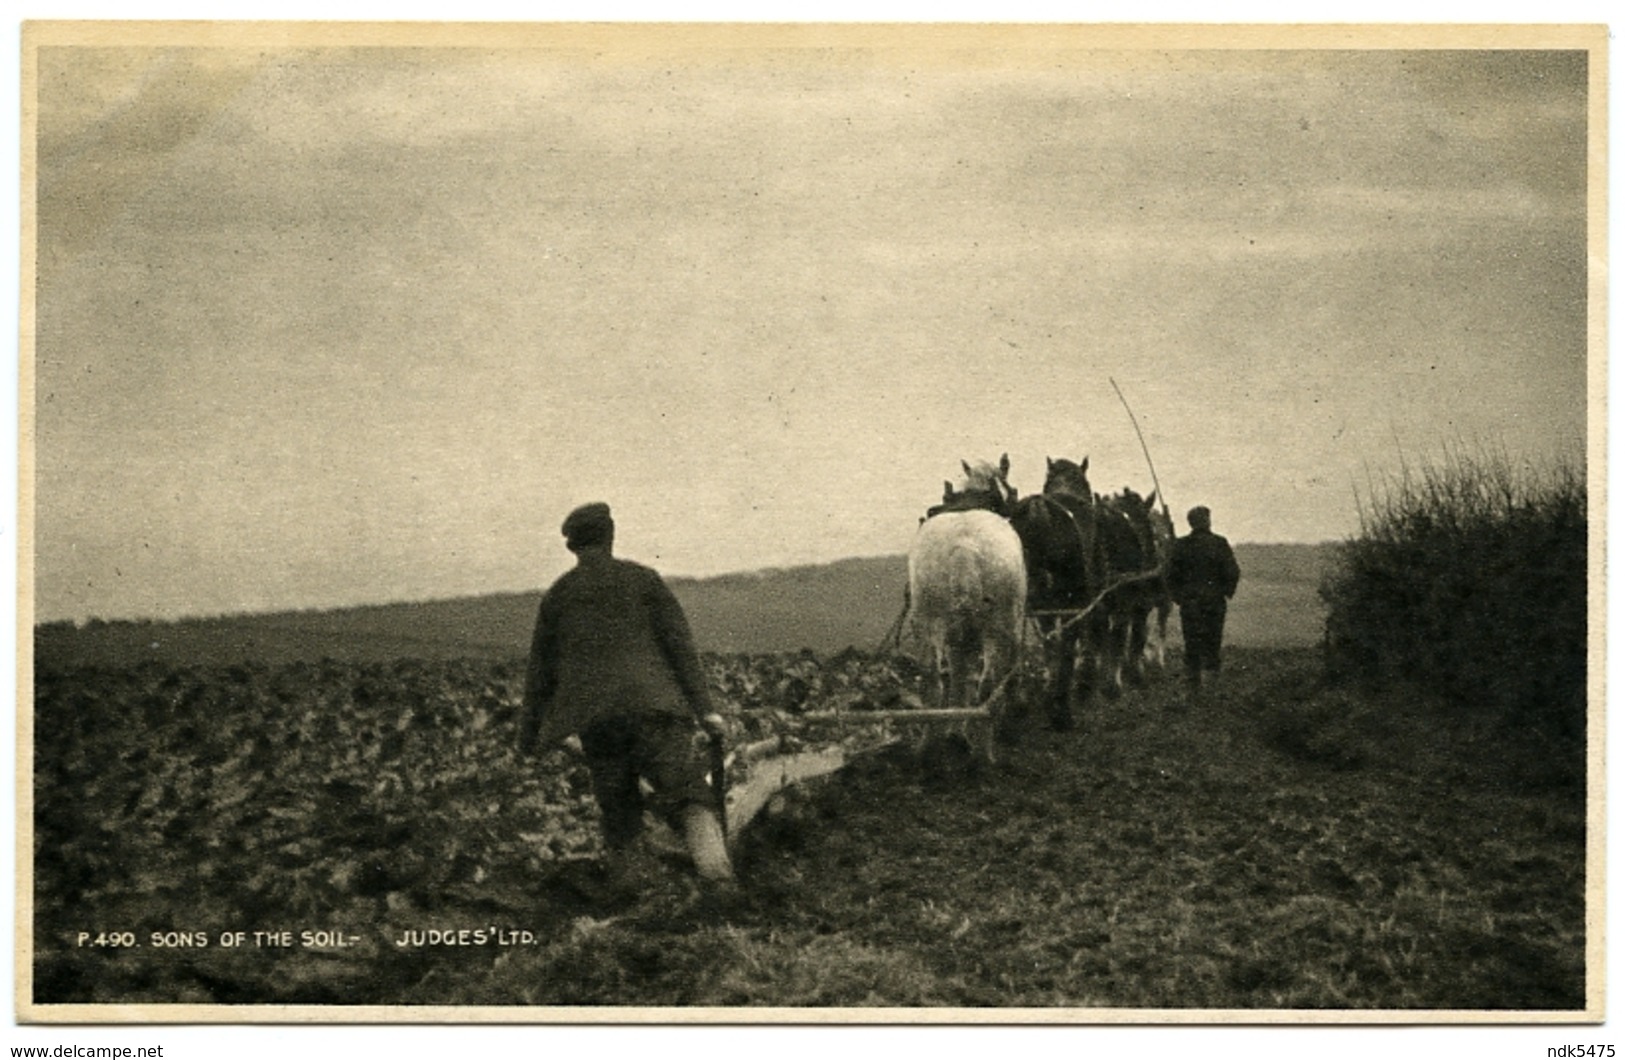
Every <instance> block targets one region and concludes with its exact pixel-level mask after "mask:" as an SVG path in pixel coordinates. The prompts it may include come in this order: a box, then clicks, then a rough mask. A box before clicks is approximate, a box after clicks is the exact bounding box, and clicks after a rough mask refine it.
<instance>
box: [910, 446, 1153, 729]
mask: <svg viewBox="0 0 1625 1060" xmlns="http://www.w3.org/2000/svg"><path fill="white" fill-rule="evenodd" d="M1045 465H1046V466H1045V477H1044V486H1043V490H1042V491H1041V492H1039V493H1036V494H1031V495H1029V496H1026V497H1021V496H1019V495H1018V493H1017V491H1016V490H1015V489H1013V488H1012V487H1011V486H1010V482H1009V472H1010V459H1009V456H1008V455H1005V456H1004V457H1002V458H1001V459H1000V461H999V463H998V464H997V465H994V464H990V463H986V462H982V463H977V464H970V463H968V462H965V461H961V463H960V466H961V468H962V469H963V471H964V476H963V477H962V479H961V480H960V482H959V484H958V485H957V486H956V485H955V484H954V483H952V482H944V483H943V498H942V503H941V504H939V505H936V506H934V507H932V508H931V509H930V510H929V511H928V512H927V514H926V516H925V518H924V519H923V520H922V521H921V523H920V528H919V530H918V532H917V533H916V536H915V540H914V545H913V547H912V548H911V549H910V551H909V589H908V593H909V595H908V599H909V609H908V614H909V617H910V620H911V624H912V628H913V630H914V631H915V634H916V635H917V636H918V637H919V638H920V639H921V640H922V641H923V643H924V644H925V645H926V647H927V648H928V651H929V654H930V658H929V659H927V660H926V672H927V677H928V680H929V681H930V683H931V686H932V687H931V694H932V695H933V697H934V698H935V700H936V702H937V703H938V705H940V706H944V707H961V708H964V707H974V706H977V705H979V704H984V705H987V706H988V707H989V708H990V709H993V710H995V712H996V713H1001V714H1002V713H1004V712H1005V711H1006V709H1007V708H1008V707H1009V705H1011V703H1012V702H1013V699H1014V696H1013V691H1014V690H1013V689H1012V688H1011V687H1010V685H1011V681H1012V679H1013V678H1014V676H1015V674H1016V672H1017V670H1018V668H1019V666H1020V663H1021V653H1022V645H1023V643H1024V639H1025V638H1024V633H1025V631H1026V630H1027V629H1028V628H1029V623H1031V624H1032V625H1033V626H1035V627H1036V629H1037V630H1038V632H1039V633H1040V634H1041V638H1042V641H1043V645H1044V671H1045V674H1046V688H1045V691H1044V693H1043V696H1042V699H1043V703H1044V707H1045V713H1046V715H1047V717H1048V721H1049V724H1050V726H1051V727H1052V728H1054V729H1057V730H1065V729H1069V728H1071V727H1072V726H1073V724H1074V717H1075V714H1076V710H1077V708H1078V707H1079V705H1080V704H1081V703H1082V702H1083V701H1084V700H1086V699H1087V697H1088V696H1089V695H1091V694H1092V693H1093V692H1095V691H1096V690H1098V691H1100V692H1101V693H1102V694H1103V695H1105V696H1107V697H1116V696H1118V695H1120V694H1121V693H1122V691H1123V688H1124V686H1125V684H1134V685H1143V684H1144V683H1145V681H1146V667H1147V663H1148V661H1149V662H1152V663H1154V664H1155V665H1158V666H1160V665H1162V663H1163V662H1164V660H1165V651H1166V647H1165V646H1166V639H1167V630H1168V616H1169V612H1170V610H1171V607H1172V601H1171V600H1170V599H1169V596H1168V588H1167V584H1166V581H1165V579H1164V577H1163V572H1164V570H1165V568H1166V563H1167V557H1168V552H1169V549H1170V548H1171V546H1172V543H1173V537H1174V531H1173V522H1172V520H1171V519H1170V518H1169V517H1168V513H1167V510H1166V508H1165V507H1159V506H1158V505H1157V503H1156V500H1157V495H1156V493H1155V492H1153V493H1151V494H1150V495H1149V496H1146V497H1142V496H1140V495H1139V494H1138V493H1136V492H1134V491H1133V490H1131V489H1124V490H1123V491H1122V492H1120V493H1117V494H1113V495H1110V496H1101V495H1099V494H1096V493H1095V492H1094V491H1093V489H1092V488H1091V486H1090V484H1089V477H1088V472H1089V459H1088V457H1085V458H1084V459H1082V460H1081V461H1072V460H1067V459H1053V458H1046V459H1045ZM944 684H945V687H944Z"/></svg>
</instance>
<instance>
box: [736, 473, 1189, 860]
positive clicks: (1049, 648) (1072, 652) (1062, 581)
mask: <svg viewBox="0 0 1625 1060" xmlns="http://www.w3.org/2000/svg"><path fill="white" fill-rule="evenodd" d="M963 466H964V469H965V472H966V476H965V481H964V482H963V484H962V485H961V486H960V487H958V488H955V487H954V486H953V485H952V484H945V485H946V489H945V494H944V503H943V504H942V505H941V506H938V507H937V508H933V509H932V511H931V512H930V514H929V515H928V516H927V517H926V518H925V519H922V520H921V528H920V532H919V535H918V537H917V540H916V545H915V548H914V550H913V551H912V552H911V554H910V564H909V565H910V580H909V585H908V587H907V590H906V592H905V594H904V604H903V608H902V611H901V612H900V613H899V614H898V616H897V620H896V621H895V622H894V623H893V625H892V628H891V630H890V631H889V632H888V633H887V635H886V637H885V638H884V639H883V640H882V642H881V644H880V645H879V648H878V649H877V652H876V655H877V657H879V658H881V659H885V658H888V657H889V658H900V657H911V658H915V659H918V660H919V662H920V663H921V664H923V667H924V678H925V680H924V682H923V684H924V688H923V689H920V690H916V689H910V690H908V691H906V692H899V693H897V694H896V695H895V697H894V701H893V702H889V703H885V704H876V703H875V702H873V701H872V699H871V698H870V697H864V696H853V695H851V694H843V695H836V696H832V697H828V698H826V699H824V700H821V701H818V702H807V703H804V704H802V705H801V709H799V710H797V711H795V712H793V713H791V712H777V711H769V712H767V713H765V714H759V715H756V717H755V720H754V721H753V726H754V727H755V728H757V729H758V730H760V729H762V728H763V727H764V726H767V727H769V728H771V729H772V730H773V731H771V732H766V733H763V732H760V731H758V732H757V733H756V734H754V735H752V734H748V733H745V732H744V731H743V726H741V733H740V734H739V735H740V736H741V737H747V738H744V739H740V738H738V737H736V738H735V740H734V741H733V742H734V744H735V747H734V750H733V752H732V753H731V754H729V755H727V757H726V766H725V768H724V769H723V770H722V771H721V773H722V775H723V776H724V777H725V778H726V781H727V783H726V785H725V789H726V794H725V796H724V798H725V805H726V811H727V812H726V820H727V824H728V830H729V833H730V835H732V836H737V835H738V834H739V832H740V831H741V830H742V829H743V828H744V827H745V826H746V825H747V824H748V823H749V822H750V821H751V820H752V819H753V818H754V817H756V816H757V815H758V814H759V813H761V812H762V811H763V810H764V809H766V808H768V807H770V806H771V805H773V802H774V800H775V799H776V798H777V797H779V796H780V793H782V792H783V791H785V789H787V788H789V787H791V786H793V785H795V784H797V783H800V782H802V781H805V780H810V779H814V778H816V777H821V776H826V775H828V774H830V773H832V772H835V771H836V770H838V769H840V768H841V767H842V766H844V765H846V764H847V763H848V762H849V761H851V760H852V759H854V758H856V757H858V756H861V755H865V754H870V753H873V752H876V751H879V750H881V749H883V748H886V747H891V746H894V745H896V744H898V743H900V742H903V741H906V740H909V739H911V738H912V739H915V740H921V739H923V738H924V736H925V735H926V734H929V733H931V732H933V731H934V730H938V729H940V728H941V727H943V726H953V727H957V728H959V729H960V730H961V731H962V732H964V734H965V736H966V738H967V742H968V743H969V745H970V746H971V747H976V748H979V749H980V752H981V754H982V755H983V757H984V758H986V759H988V760H992V759H993V758H994V756H995V742H996V739H997V735H998V733H999V732H1000V731H1009V729H1010V726H1011V725H1012V724H1013V723H1014V722H1015V720H1016V719H1017V718H1019V717H1020V716H1022V715H1024V714H1025V713H1026V712H1027V709H1028V707H1029V706H1030V705H1031V700H1032V699H1033V698H1034V689H1035V686H1043V687H1046V689H1047V691H1046V692H1044V693H1042V694H1040V696H1039V697H1038V698H1042V699H1043V700H1044V701H1045V702H1046V704H1047V707H1046V712H1047V715H1048V718H1049V722H1050V724H1051V726H1052V727H1054V728H1057V729H1064V728H1067V727H1069V726H1070V725H1071V722H1072V711H1073V699H1074V696H1075V695H1076V688H1075V685H1076V682H1075V680H1074V671H1075V669H1076V667H1077V666H1078V665H1079V664H1081V665H1082V667H1083V672H1084V678H1085V680H1084V682H1083V683H1084V684H1085V686H1086V687H1085V691H1086V692H1087V690H1088V688H1089V687H1091V686H1092V685H1093V684H1095V683H1096V682H1097V681H1100V682H1104V683H1105V684H1106V686H1107V689H1108V691H1109V692H1114V691H1116V690H1117V689H1119V688H1120V687H1121V680H1122V670H1123V668H1124V667H1125V666H1126V667H1129V668H1130V670H1131V672H1137V671H1138V669H1139V667H1140V666H1142V665H1143V656H1144V655H1145V653H1146V650H1147V646H1148V637H1147V634H1148V630H1150V629H1151V628H1152V626H1151V622H1152V616H1153V615H1155V616H1156V618H1155V628H1156V629H1157V630H1159V631H1161V632H1162V633H1163V634H1164V635H1165V631H1166V621H1167V613H1168V612H1167V601H1166V592H1165V590H1164V589H1163V576H1164V566H1165V563H1166V556H1167V549H1166V544H1167V542H1168V541H1170V540H1171V537H1172V532H1171V524H1168V525H1167V526H1166V527H1159V526H1158V525H1157V517H1158V513H1157V512H1156V510H1155V508H1154V506H1153V505H1154V500H1155V496H1156V494H1155V493H1153V494H1152V495H1151V497H1150V498H1146V499H1141V498H1140V497H1139V496H1138V495H1137V494H1134V493H1133V492H1132V491H1127V490H1125V491H1124V494H1122V495H1120V496H1119V497H1113V498H1100V497H1096V496H1095V495H1094V494H1093V493H1092V491H1090V490H1089V486H1088V481H1087V478H1086V477H1085V470H1086V469H1087V466H1088V462H1087V460H1085V461H1082V462H1081V463H1072V462H1071V461H1065V460H1052V461H1050V462H1049V475H1048V479H1047V481H1046V483H1045V490H1044V493H1042V494H1038V495H1034V496H1032V497H1029V498H1026V499H1024V500H1020V501H1018V500H1016V499H1015V494H1014V491H1013V490H1011V489H1010V488H1009V486H1008V484H1007V483H1006V482H1005V474H1006V473H1007V471H1008V467H1009V464H1008V459H1006V460H1004V461H1001V463H1000V465H999V467H998V468H994V467H993V466H992V465H988V464H981V465H977V466H975V467H972V466H971V465H968V464H966V465H963ZM1161 514H1162V518H1163V519H1164V520H1165V519H1166V509H1164V511H1163V513H1161ZM933 524H935V525H933ZM933 550H934V551H933ZM905 639H911V640H913V641H914V645H913V647H914V650H913V651H905V650H904V641H905ZM1034 646H1038V647H1040V648H1041V649H1042V650H1041V652H1039V653H1037V654H1035V653H1034V651H1033V650H1032V649H1033V647H1034ZM922 656H923V658H922ZM972 669H975V671H976V672H975V673H974V674H972V672H971V671H972ZM1035 674H1041V675H1042V676H1041V677H1038V678H1037V680H1036V681H1035V680H1034V679H1033V678H1034V675H1035ZM944 679H946V680H944ZM752 713H753V714H754V713H755V712H752ZM973 734H974V737H973Z"/></svg>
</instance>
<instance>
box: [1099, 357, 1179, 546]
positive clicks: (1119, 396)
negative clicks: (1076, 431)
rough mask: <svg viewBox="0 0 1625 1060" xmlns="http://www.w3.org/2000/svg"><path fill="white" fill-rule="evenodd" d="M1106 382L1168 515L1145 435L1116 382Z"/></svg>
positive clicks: (1113, 380) (1166, 500) (1166, 496)
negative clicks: (1137, 443) (1113, 392)
mask: <svg viewBox="0 0 1625 1060" xmlns="http://www.w3.org/2000/svg"><path fill="white" fill-rule="evenodd" d="M1106 381H1107V382H1108V383H1110V384H1111V385H1112V389H1113V390H1115V391H1117V400H1118V401H1121V402H1122V403H1123V411H1124V412H1126V413H1128V421H1129V422H1130V423H1132V424H1133V425H1134V437H1136V438H1138V439H1139V440H1140V452H1142V453H1144V454H1145V466H1146V467H1149V468H1150V469H1151V485H1152V487H1153V488H1154V489H1155V490H1156V491H1157V497H1158V498H1160V499H1161V501H1162V513H1163V514H1164V515H1167V514H1168V495H1167V494H1166V493H1164V492H1163V491H1162V483H1161V482H1158V481H1157V465H1156V464H1154V463H1153V462H1152V461H1151V449H1150V448H1149V447H1148V446H1147V445H1146V444H1145V435H1144V434H1142V433H1141V432H1140V421H1139V419H1138V418H1137V417H1136V416H1135V415H1134V410H1133V409H1131V408H1129V405H1128V398H1126V397H1124V396H1123V388H1122V387H1120V386H1118V385H1117V380H1115V379H1113V378H1112V377H1111V376H1107V377H1106Z"/></svg>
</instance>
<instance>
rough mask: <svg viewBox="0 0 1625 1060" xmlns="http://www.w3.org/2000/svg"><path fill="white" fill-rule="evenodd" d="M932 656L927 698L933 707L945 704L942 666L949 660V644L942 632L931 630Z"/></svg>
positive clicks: (928, 675)
mask: <svg viewBox="0 0 1625 1060" xmlns="http://www.w3.org/2000/svg"><path fill="white" fill-rule="evenodd" d="M928 654H929V655H930V656H931V665H930V667H929V673H927V674H926V698H927V701H928V702H929V703H930V704H931V706H933V707H941V706H944V705H945V704H944V703H943V699H942V690H943V689H942V668H943V665H944V664H946V663H947V662H948V644H947V641H946V639H945V638H944V637H943V635H942V634H941V632H939V631H937V630H932V631H931V650H930V652H929V653H928Z"/></svg>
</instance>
